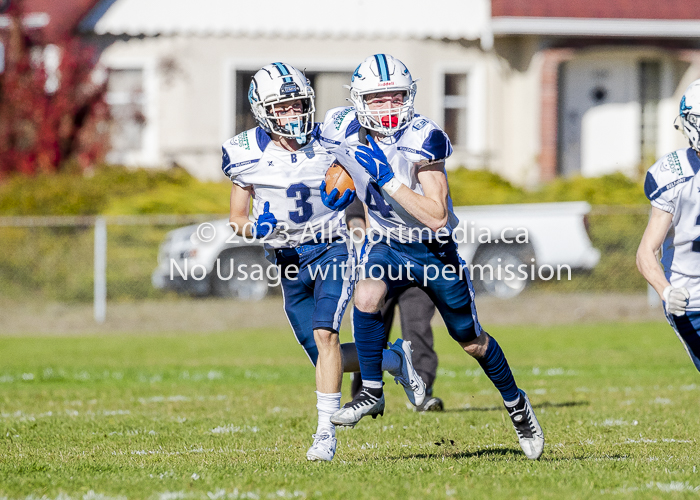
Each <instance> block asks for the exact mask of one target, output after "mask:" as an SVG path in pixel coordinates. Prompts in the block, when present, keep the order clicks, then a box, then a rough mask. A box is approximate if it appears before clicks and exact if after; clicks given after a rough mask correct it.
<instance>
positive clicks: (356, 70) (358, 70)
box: [351, 64, 364, 82]
mask: <svg viewBox="0 0 700 500" xmlns="http://www.w3.org/2000/svg"><path fill="white" fill-rule="evenodd" d="M360 66H362V65H361V64H360ZM360 66H358V67H357V68H356V69H355V72H354V73H353V74H352V80H351V81H353V82H354V81H355V78H356V77H357V78H360V79H362V78H364V77H363V76H362V75H361V74H360Z"/></svg>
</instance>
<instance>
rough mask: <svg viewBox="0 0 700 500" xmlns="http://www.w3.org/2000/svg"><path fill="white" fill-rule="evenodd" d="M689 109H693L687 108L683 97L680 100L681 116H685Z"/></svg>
mask: <svg viewBox="0 0 700 500" xmlns="http://www.w3.org/2000/svg"><path fill="white" fill-rule="evenodd" d="M691 109H693V107H692V106H688V105H687V104H686V103H685V96H683V98H682V99H681V114H682V115H683V116H685V115H687V114H688V111H690V110H691Z"/></svg>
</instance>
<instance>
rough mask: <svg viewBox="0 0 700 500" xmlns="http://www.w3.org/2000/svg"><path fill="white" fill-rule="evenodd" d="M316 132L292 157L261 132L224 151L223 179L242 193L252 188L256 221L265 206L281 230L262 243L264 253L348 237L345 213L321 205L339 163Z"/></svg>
mask: <svg viewBox="0 0 700 500" xmlns="http://www.w3.org/2000/svg"><path fill="white" fill-rule="evenodd" d="M318 131H319V127H318V125H316V127H315V129H314V132H313V134H312V136H311V139H310V140H309V142H308V143H307V144H306V145H304V147H302V148H301V149H299V150H298V151H294V152H292V151H287V150H286V149H282V148H281V147H279V146H277V145H275V144H274V143H273V142H272V140H271V139H270V136H269V135H268V134H267V132H265V131H264V130H262V129H261V128H260V127H256V128H254V129H250V130H246V131H245V132H242V133H240V134H238V135H237V136H236V137H233V138H232V139H229V140H228V141H226V142H225V143H224V145H223V147H222V148H221V149H222V165H221V169H222V170H223V171H224V174H226V175H227V176H228V178H229V179H231V181H232V182H234V183H236V184H238V185H239V186H241V187H244V188H247V187H249V186H252V187H253V220H257V218H258V216H259V215H260V214H261V213H262V212H263V209H264V207H265V202H269V203H270V212H271V213H272V214H273V215H274V216H275V218H277V227H276V228H275V230H274V231H273V232H272V233H271V234H270V235H268V236H267V237H265V238H264V243H265V246H266V248H284V247H296V246H298V245H301V244H305V243H311V242H313V239H314V238H316V239H317V240H320V239H321V238H322V239H323V240H324V241H329V240H331V239H335V238H342V237H346V234H347V233H346V230H345V220H344V218H345V211H334V210H330V209H329V208H326V206H325V205H324V204H323V202H322V201H321V194H320V193H321V192H320V186H321V182H322V181H323V180H324V178H325V175H326V171H327V170H328V167H329V166H330V165H331V163H332V162H333V160H334V159H335V158H334V156H333V155H332V154H330V153H328V152H327V151H326V149H325V148H323V147H322V146H321V144H320V143H319V141H318Z"/></svg>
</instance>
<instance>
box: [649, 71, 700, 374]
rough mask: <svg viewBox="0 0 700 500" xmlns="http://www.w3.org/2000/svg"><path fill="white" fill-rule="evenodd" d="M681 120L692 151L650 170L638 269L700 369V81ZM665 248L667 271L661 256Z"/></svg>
mask: <svg viewBox="0 0 700 500" xmlns="http://www.w3.org/2000/svg"><path fill="white" fill-rule="evenodd" d="M676 120H677V121H680V126H679V125H676V129H679V128H681V127H683V134H684V135H685V136H686V137H687V138H688V142H690V147H689V148H686V149H679V150H678V151H674V152H672V153H669V154H667V155H666V156H664V157H663V158H661V159H660V160H659V161H657V162H656V163H654V165H652V167H651V168H650V169H649V171H648V172H647V176H646V179H645V181H644V194H646V196H647V198H649V201H650V202H651V217H650V218H649V224H648V225H647V228H646V230H645V231H644V236H642V241H641V243H640V244H639V249H638V250H637V268H638V269H639V272H641V273H642V275H643V276H644V278H646V280H647V281H648V282H649V284H650V285H651V286H653V287H654V290H656V292H657V293H658V294H659V296H660V297H661V299H662V300H663V301H664V308H665V312H666V319H668V322H669V323H670V324H671V326H672V327H673V329H674V330H675V332H676V335H678V338H679V339H681V342H682V343H683V347H685V350H686V352H687V353H688V355H689V356H690V359H691V360H692V361H693V363H694V364H695V368H697V369H698V370H699V371H700V335H699V334H698V332H699V331H700V179H699V178H698V172H699V171H700V158H699V157H698V155H700V80H695V81H694V82H693V83H691V84H690V86H689V87H688V88H687V89H686V91H685V94H684V95H683V98H682V99H681V105H680V114H679V116H678V117H677V118H676ZM669 229H672V230H671V231H669ZM662 247H663V250H662V257H661V264H662V265H663V269H662V268H661V266H659V262H658V261H657V258H656V255H657V252H658V251H659V250H660V249H661V248H662Z"/></svg>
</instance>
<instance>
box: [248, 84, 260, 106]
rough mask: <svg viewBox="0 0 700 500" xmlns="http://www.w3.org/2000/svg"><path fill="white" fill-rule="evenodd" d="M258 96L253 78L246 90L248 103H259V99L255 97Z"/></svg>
mask: <svg viewBox="0 0 700 500" xmlns="http://www.w3.org/2000/svg"><path fill="white" fill-rule="evenodd" d="M257 94H258V91H257V89H256V85H255V78H253V79H252V80H251V82H250V87H249V88H248V102H250V104H251V105H252V104H253V103H254V102H255V101H259V100H260V98H259V97H256V96H257Z"/></svg>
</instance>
